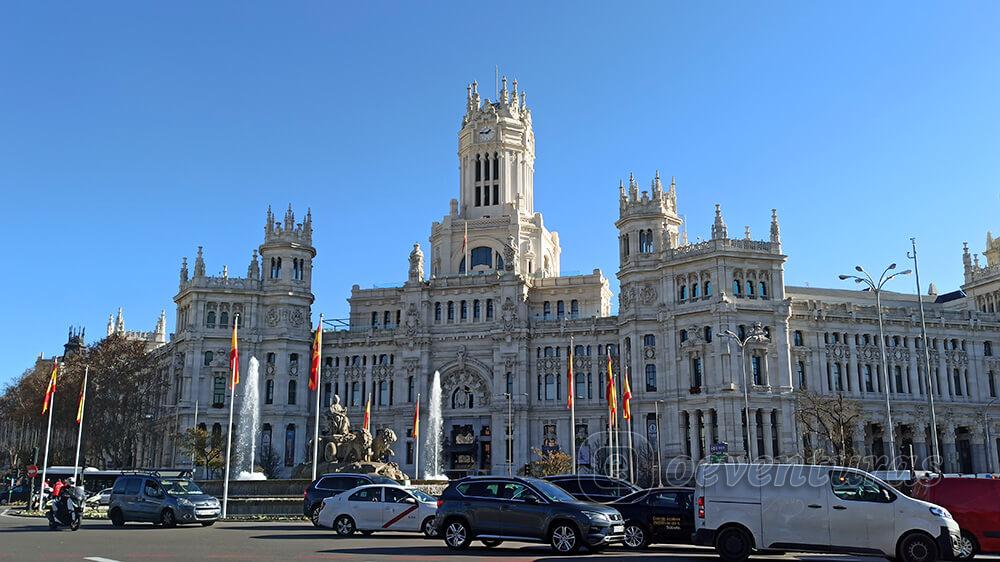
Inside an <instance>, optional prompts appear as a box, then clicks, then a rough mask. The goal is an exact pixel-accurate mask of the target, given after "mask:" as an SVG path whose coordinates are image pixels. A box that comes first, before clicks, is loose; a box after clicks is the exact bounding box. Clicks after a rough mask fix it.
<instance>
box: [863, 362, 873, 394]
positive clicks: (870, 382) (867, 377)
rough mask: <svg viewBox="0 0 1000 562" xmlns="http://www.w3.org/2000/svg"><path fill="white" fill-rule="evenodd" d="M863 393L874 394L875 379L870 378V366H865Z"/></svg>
mask: <svg viewBox="0 0 1000 562" xmlns="http://www.w3.org/2000/svg"><path fill="white" fill-rule="evenodd" d="M865 392H875V377H874V376H872V366H871V365H865Z"/></svg>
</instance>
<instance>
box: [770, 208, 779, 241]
mask: <svg viewBox="0 0 1000 562" xmlns="http://www.w3.org/2000/svg"><path fill="white" fill-rule="evenodd" d="M771 244H776V245H780V244H781V227H779V226H778V210H777V209H771Z"/></svg>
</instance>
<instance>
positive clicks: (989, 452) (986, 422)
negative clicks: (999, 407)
mask: <svg viewBox="0 0 1000 562" xmlns="http://www.w3.org/2000/svg"><path fill="white" fill-rule="evenodd" d="M996 401H997V399H996V398H994V399H993V400H990V401H989V402H987V403H986V405H985V406H983V431H985V435H984V437H986V443H985V445H986V471H987V472H993V453H994V452H995V451H996V448H997V447H996V445H995V444H994V443H993V441H992V439H990V406H992V405H993V403H994V402H996ZM998 460H1000V459H998ZM998 470H1000V469H998Z"/></svg>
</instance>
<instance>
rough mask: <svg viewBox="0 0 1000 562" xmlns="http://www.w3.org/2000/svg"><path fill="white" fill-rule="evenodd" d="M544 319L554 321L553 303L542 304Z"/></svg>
mask: <svg viewBox="0 0 1000 562" xmlns="http://www.w3.org/2000/svg"><path fill="white" fill-rule="evenodd" d="M542 319H544V320H552V303H550V302H549V301H545V302H543V303H542Z"/></svg>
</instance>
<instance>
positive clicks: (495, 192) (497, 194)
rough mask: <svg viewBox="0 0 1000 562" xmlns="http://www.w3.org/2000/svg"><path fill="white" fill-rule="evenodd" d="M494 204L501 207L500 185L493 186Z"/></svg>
mask: <svg viewBox="0 0 1000 562" xmlns="http://www.w3.org/2000/svg"><path fill="white" fill-rule="evenodd" d="M493 175H496V174H493ZM493 204H494V205H499V204H500V186H499V185H495V184H494V186H493Z"/></svg>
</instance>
